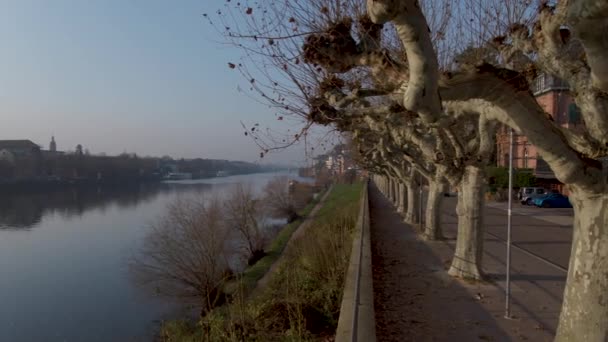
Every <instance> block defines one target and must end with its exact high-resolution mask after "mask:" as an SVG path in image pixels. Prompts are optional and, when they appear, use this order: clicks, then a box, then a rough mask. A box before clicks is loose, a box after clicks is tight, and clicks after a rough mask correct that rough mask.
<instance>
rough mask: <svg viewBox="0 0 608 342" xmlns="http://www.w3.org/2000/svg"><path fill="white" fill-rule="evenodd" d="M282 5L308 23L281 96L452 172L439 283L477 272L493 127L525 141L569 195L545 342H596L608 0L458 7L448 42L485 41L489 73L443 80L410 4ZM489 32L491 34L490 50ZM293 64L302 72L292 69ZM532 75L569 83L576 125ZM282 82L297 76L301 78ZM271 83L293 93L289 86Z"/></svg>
mask: <svg viewBox="0 0 608 342" xmlns="http://www.w3.org/2000/svg"><path fill="white" fill-rule="evenodd" d="M281 3H283V2H281ZM287 3H289V4H291V5H290V6H291V7H288V8H287V9H288V10H291V12H289V11H287V12H285V13H288V14H287V15H285V16H283V17H282V18H283V19H282V20H288V21H289V22H291V19H290V17H293V18H294V19H295V22H296V23H299V25H300V26H298V27H309V28H313V27H314V29H310V30H304V31H299V32H298V34H300V33H302V32H307V34H306V35H305V38H302V36H298V38H297V39H295V40H289V41H290V46H291V47H292V48H293V47H295V49H293V50H291V51H292V52H294V54H292V55H291V56H293V57H294V58H298V62H299V63H300V64H304V65H306V66H307V67H308V68H310V70H312V71H313V74H314V76H315V77H314V80H315V82H310V83H308V84H306V85H305V86H304V88H302V89H304V91H301V92H299V91H298V90H297V88H294V87H292V88H291V89H296V92H297V93H298V94H297V95H301V94H302V93H305V94H306V96H304V97H302V96H299V97H297V98H299V99H301V100H304V101H305V102H304V101H302V102H299V103H300V107H299V108H300V109H302V110H306V109H307V110H308V112H307V118H308V119H309V120H310V121H312V122H315V123H318V124H322V125H333V126H335V127H336V128H337V129H338V130H341V131H347V132H353V133H354V135H356V134H355V133H356V132H357V131H358V130H363V131H364V132H365V134H361V136H366V138H367V137H369V136H374V139H367V140H366V139H364V140H366V141H370V143H371V144H380V141H382V138H383V137H390V140H391V141H392V142H391V144H393V143H394V144H395V145H397V147H398V149H396V150H397V151H402V150H404V149H403V146H404V145H407V147H408V149H409V147H410V146H415V148H414V149H413V150H414V151H419V152H420V153H421V154H422V155H423V156H424V157H425V158H427V159H428V160H429V161H431V162H432V163H433V165H434V166H435V167H437V166H439V167H443V168H444V170H443V171H441V172H450V171H452V170H455V171H456V172H454V173H452V174H443V177H444V178H445V179H447V180H448V181H449V182H450V183H451V184H452V185H459V186H460V191H459V204H458V209H457V212H458V216H459V237H458V242H457V247H456V258H455V261H454V263H453V264H452V267H451V269H450V274H455V275H462V276H466V275H467V274H469V275H472V276H474V277H477V276H478V275H479V274H480V272H479V269H478V268H479V261H480V255H481V241H482V239H481V238H480V237H481V236H482V232H483V231H482V228H483V226H482V217H483V213H482V210H483V196H481V193H482V190H483V178H484V177H483V166H484V163H486V162H487V160H486V156H487V154H486V153H487V151H488V148H489V147H491V146H492V145H493V140H494V130H495V123H496V122H498V123H500V124H503V125H507V126H510V127H512V128H513V129H515V130H516V131H517V132H518V133H521V134H524V135H526V136H527V137H528V139H529V141H530V142H531V143H532V144H534V145H535V146H536V147H537V149H538V151H539V153H540V155H541V156H542V157H543V159H544V160H545V161H546V162H547V163H548V164H549V166H551V168H552V169H553V171H554V172H555V174H556V176H557V178H558V179H559V180H561V181H562V182H563V183H565V184H567V185H568V186H569V188H570V189H571V200H572V203H573V206H574V211H575V227H574V239H573V247H572V253H571V260H570V268H569V274H568V280H567V285H566V289H565V292H564V303H563V308H562V313H561V316H560V323H559V328H558V332H557V337H556V339H557V340H559V341H573V340H584V341H604V340H606V339H608V322H607V321H606V319H605V317H607V316H608V305H606V300H605V296H606V293H607V292H608V277H607V276H606V274H607V273H608V257H606V255H608V234H606V232H605V227H606V226H607V225H608V209H607V208H608V177H607V176H606V175H607V174H608V173H607V171H606V170H607V165H606V163H605V162H604V160H605V158H604V157H605V156H606V155H608V95H607V94H608V71H607V70H608V67H607V65H608V62H606V61H607V60H608V59H607V58H606V57H607V54H608V53H607V52H606V51H608V40H607V39H606V38H605V36H604V33H603V32H604V31H605V29H607V28H608V2H606V1H598V0H561V1H559V2H557V4H556V5H551V3H550V2H547V1H543V2H540V4H539V6H538V10H537V11H531V10H532V8H531V4H533V3H534V2H533V1H528V0H519V1H516V0H513V1H493V0H491V1H480V0H470V1H466V0H463V1H462V2H459V4H458V6H459V7H458V8H465V9H467V7H466V6H464V5H461V3H464V4H467V3H468V4H470V6H469V8H468V10H469V11H470V12H471V15H474V16H475V17H474V18H472V21H471V22H473V24H474V25H470V26H468V27H467V25H464V24H462V25H460V26H458V27H456V28H455V30H456V31H455V33H451V34H452V35H455V34H457V35H459V36H461V37H464V38H465V39H464V44H462V46H461V47H460V49H457V51H462V50H463V49H465V48H467V47H469V46H472V47H473V48H486V47H488V46H490V45H491V46H494V47H495V48H496V49H497V50H498V51H499V52H500V57H499V58H497V61H496V62H498V63H500V64H499V65H491V64H487V63H485V64H477V65H470V64H468V63H466V62H465V63H462V64H461V63H454V64H456V65H455V67H456V68H454V69H452V70H451V71H450V72H445V71H447V70H446V68H445V63H443V62H442V58H441V57H440V56H439V53H438V51H439V45H438V44H437V42H436V39H435V38H434V37H436V34H435V32H434V30H433V29H430V30H429V22H432V21H431V20H427V18H432V15H429V13H428V12H425V9H424V6H421V5H420V2H419V1H418V0H367V2H366V6H365V7H366V12H367V15H366V16H363V17H361V16H360V15H359V14H360V13H361V12H362V11H361V10H362V8H363V6H362V5H363V4H362V2H356V1H347V2H345V3H344V5H342V2H335V3H334V2H321V1H319V2H317V1H310V2H287ZM327 3H329V4H331V6H329V5H327ZM324 4H325V5H324ZM487 4H489V5H487ZM355 5H356V6H355ZM349 6H351V7H349ZM348 9H352V10H348ZM247 12H249V13H251V11H246V12H245V13H247ZM262 13H263V12H262ZM291 13H303V14H306V15H305V16H298V15H295V14H294V15H293V16H291ZM311 13H312V15H311ZM356 13H359V14H358V15H355V14H356ZM462 17H463V18H464V19H465V20H466V19H468V18H467V17H466V16H462ZM279 18H280V17H279ZM484 18H488V19H484ZM301 19H303V20H306V22H307V24H302V23H301V21H298V20H301ZM488 20H493V22H492V23H489V22H488ZM484 23H485V24H484ZM384 26H388V27H390V28H391V29H389V30H385V29H384ZM266 27H273V26H272V25H271V26H266ZM283 27H284V26H283ZM458 30H460V32H458ZM272 32H273V31H271V30H270V31H266V33H272ZM387 32H394V33H396V34H395V35H394V36H391V35H390V34H388V33H387ZM496 33H498V34H500V36H498V37H495V39H493V40H491V41H488V40H489V39H490V38H492V36H493V35H494V34H496ZM252 36H255V37H260V36H261V35H252ZM266 37H268V35H266ZM294 37H295V36H294V35H292V36H291V37H290V38H289V39H291V38H294ZM269 39H272V38H269ZM274 42H275V43H276V40H274ZM396 42H397V43H398V45H399V46H398V47H396V48H395V43H396ZM268 43H269V44H270V41H269V42H268ZM482 44H484V45H482ZM488 44H490V45H488ZM258 51H259V50H258ZM401 51H402V52H403V53H399V52H401ZM300 56H303V58H304V61H305V62H306V63H301V62H302V60H301V59H299V57H300ZM266 58H268V60H273V58H275V56H274V55H272V54H268V55H267V56H266ZM294 60H295V59H294ZM471 60H472V61H476V59H475V58H473V59H471ZM486 62H487V61H486ZM266 65H268V64H266ZM303 68H304V67H303ZM538 73H544V74H547V75H549V76H551V75H554V76H557V77H559V78H561V79H563V80H565V81H567V83H568V84H569V86H570V88H571V90H572V94H573V95H574V100H575V102H576V104H577V105H578V107H579V108H580V112H581V116H582V118H583V121H584V122H583V124H582V127H581V128H580V129H579V128H577V129H574V130H573V129H570V128H569V127H563V126H560V125H559V124H558V123H556V122H555V121H554V120H552V118H550V117H548V115H547V114H546V113H545V111H544V110H543V108H542V107H541V106H540V105H539V104H538V103H537V102H536V99H535V98H534V96H533V94H532V92H531V90H530V82H531V81H532V80H533V79H534V77H535V76H536V75H537V74H538ZM293 75H294V76H295V78H296V80H302V79H304V78H302V77H303V75H304V74H297V73H296V74H293ZM283 81H284V82H282V83H283V84H293V83H291V82H293V79H290V78H285V79H283ZM278 83H281V82H278ZM295 83H296V84H300V85H302V83H301V82H300V83H297V82H295ZM294 98H296V97H292V98H291V99H294ZM288 108H289V107H288ZM301 112H302V111H300V113H301ZM382 123H386V124H388V125H383V124H382ZM387 126H388V127H387ZM362 128H363V129H362ZM456 133H458V134H456ZM383 144H385V146H386V145H387V143H385V142H383ZM385 149H386V148H385V147H381V146H378V151H377V153H380V157H379V158H380V159H379V160H380V163H382V164H384V167H382V168H380V169H381V170H383V171H384V172H385V174H389V173H388V171H387V170H388V166H387V165H386V164H387V163H386V162H382V159H383V157H382V155H381V153H382V151H383V150H385ZM403 155H404V158H405V156H407V154H406V153H404V154H403ZM391 176H394V175H391ZM456 259H458V260H460V261H458V262H457V261H456ZM472 264H474V265H475V267H471V266H470V265H472Z"/></svg>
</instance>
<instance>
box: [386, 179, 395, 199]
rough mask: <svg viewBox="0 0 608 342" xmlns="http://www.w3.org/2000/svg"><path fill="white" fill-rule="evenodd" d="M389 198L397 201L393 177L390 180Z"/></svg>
mask: <svg viewBox="0 0 608 342" xmlns="http://www.w3.org/2000/svg"><path fill="white" fill-rule="evenodd" d="M387 198H388V200H389V201H390V202H391V203H395V181H394V180H393V179H392V178H391V179H389V181H388V196H387Z"/></svg>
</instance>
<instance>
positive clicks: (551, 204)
mask: <svg viewBox="0 0 608 342" xmlns="http://www.w3.org/2000/svg"><path fill="white" fill-rule="evenodd" d="M534 205H536V206H537V207H541V208H572V204H571V203H570V200H569V199H568V197H567V196H564V195H562V194H555V193H551V194H547V195H545V196H542V197H537V198H535V199H534Z"/></svg>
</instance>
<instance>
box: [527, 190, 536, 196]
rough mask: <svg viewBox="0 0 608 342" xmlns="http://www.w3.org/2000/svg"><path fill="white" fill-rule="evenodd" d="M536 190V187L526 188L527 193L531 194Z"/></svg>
mask: <svg viewBox="0 0 608 342" xmlns="http://www.w3.org/2000/svg"><path fill="white" fill-rule="evenodd" d="M533 191H534V189H526V195H529V194H531V193H532V192H533Z"/></svg>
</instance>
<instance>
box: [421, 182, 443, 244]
mask: <svg viewBox="0 0 608 342" xmlns="http://www.w3.org/2000/svg"><path fill="white" fill-rule="evenodd" d="M444 189H445V186H444V184H443V183H442V182H441V181H434V180H429V194H428V198H427V202H426V203H427V204H426V213H425V220H424V221H425V222H424V238H425V239H427V240H441V239H443V233H442V231H441V202H442V200H443V192H444Z"/></svg>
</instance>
